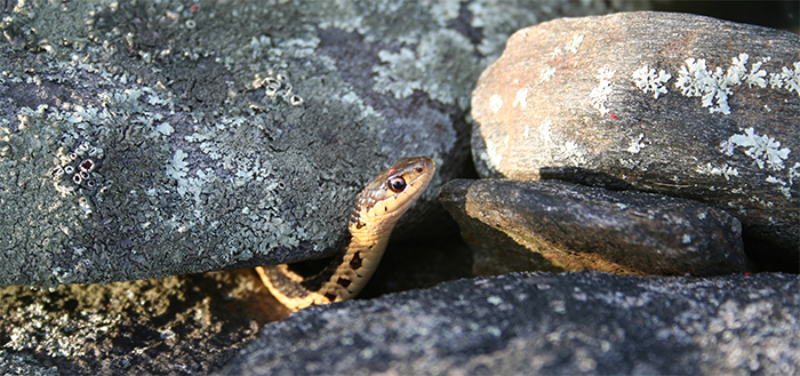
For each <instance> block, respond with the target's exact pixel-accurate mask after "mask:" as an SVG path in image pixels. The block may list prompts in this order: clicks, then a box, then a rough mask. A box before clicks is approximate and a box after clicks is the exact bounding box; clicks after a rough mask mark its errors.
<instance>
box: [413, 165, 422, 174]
mask: <svg viewBox="0 0 800 376" xmlns="http://www.w3.org/2000/svg"><path fill="white" fill-rule="evenodd" d="M414 170H416V171H417V172H418V173H420V174H421V173H422V167H417V168H415V169H414Z"/></svg>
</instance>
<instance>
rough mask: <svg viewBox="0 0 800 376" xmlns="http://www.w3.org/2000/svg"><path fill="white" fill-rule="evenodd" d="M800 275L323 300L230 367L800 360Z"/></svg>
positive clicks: (442, 369) (407, 369)
mask: <svg viewBox="0 0 800 376" xmlns="http://www.w3.org/2000/svg"><path fill="white" fill-rule="evenodd" d="M798 312H800V278H798V276H796V275H787V274H755V275H752V276H744V275H735V276H728V277H718V278H686V277H638V276H616V275H611V274H604V273H600V272H577V273H564V274H548V273H533V274H531V273H519V274H509V275H505V276H501V277H491V278H481V279H475V280H461V281H456V282H448V283H445V284H442V285H440V286H438V287H435V288H432V289H427V290H417V291H410V292H406V293H400V294H395V295H390V296H385V297H383V298H379V299H376V300H372V301H354V302H345V303H343V304H333V305H329V306H324V307H315V308H311V309H307V310H304V311H301V312H299V313H295V314H293V315H292V316H290V317H289V318H287V319H286V320H284V321H281V322H279V323H275V324H272V325H269V326H267V327H266V328H264V330H263V331H262V333H261V337H259V339H257V340H256V341H254V343H252V344H251V346H249V347H247V348H246V349H244V350H243V351H242V352H241V353H240V355H239V357H238V358H236V359H234V360H232V361H231V364H230V365H229V367H228V368H227V369H225V370H223V371H221V372H220V373H219V374H220V375H273V376H274V375H296V374H348V375H366V374H374V373H386V374H401V375H461V374H467V375H471V374H497V375H511V374H525V375H531V374H557V375H576V374H585V375H609V374H626V375H627V374H633V375H699V374H714V375H720V374H739V373H742V374H747V373H752V372H754V373H763V374H787V375H788V374H793V373H796V372H798V371H800V352H798V351H797V349H798V348H800V327H798V325H797V322H798V320H800V315H798Z"/></svg>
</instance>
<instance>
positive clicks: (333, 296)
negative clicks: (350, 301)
mask: <svg viewBox="0 0 800 376" xmlns="http://www.w3.org/2000/svg"><path fill="white" fill-rule="evenodd" d="M325 297H326V298H328V300H330V301H333V300H334V299H336V295H334V294H331V293H329V292H327V293H325Z"/></svg>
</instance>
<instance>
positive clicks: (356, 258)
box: [350, 252, 362, 270]
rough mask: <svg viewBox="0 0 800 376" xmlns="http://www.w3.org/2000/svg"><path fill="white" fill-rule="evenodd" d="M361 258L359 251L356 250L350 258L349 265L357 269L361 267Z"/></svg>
mask: <svg viewBox="0 0 800 376" xmlns="http://www.w3.org/2000/svg"><path fill="white" fill-rule="evenodd" d="M361 260H362V259H361V252H356V253H355V254H354V255H353V259H352V260H350V267H351V268H353V270H357V269H358V268H360V267H361Z"/></svg>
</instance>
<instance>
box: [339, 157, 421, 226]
mask: <svg viewBox="0 0 800 376" xmlns="http://www.w3.org/2000/svg"><path fill="white" fill-rule="evenodd" d="M435 171H436V163H434V161H433V159H430V158H428V157H414V158H403V159H401V160H399V161H397V163H395V164H394V165H393V166H392V167H390V168H389V169H387V170H386V171H384V172H382V173H381V174H380V175H378V176H377V177H376V178H375V179H373V180H372V182H370V183H369V184H368V185H367V186H366V187H365V188H364V190H363V191H361V194H359V195H358V200H357V201H356V204H355V206H354V207H353V213H352V214H353V215H352V216H351V225H353V224H354V221H353V220H354V219H355V225H356V226H358V225H359V224H368V223H374V222H376V220H377V219H378V218H379V219H380V220H379V221H378V222H381V223H385V224H389V223H391V224H392V225H393V224H394V223H396V222H397V220H398V219H400V217H401V216H402V215H403V214H404V213H405V212H406V210H408V208H409V207H411V205H412V204H413V203H414V201H416V200H417V198H419V196H420V195H422V192H424V191H425V188H427V187H428V184H429V183H430V182H431V179H433V173H434V172H435ZM354 217H355V218H354ZM359 220H360V221H359ZM387 222H389V223H387ZM359 228H360V227H359Z"/></svg>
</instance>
